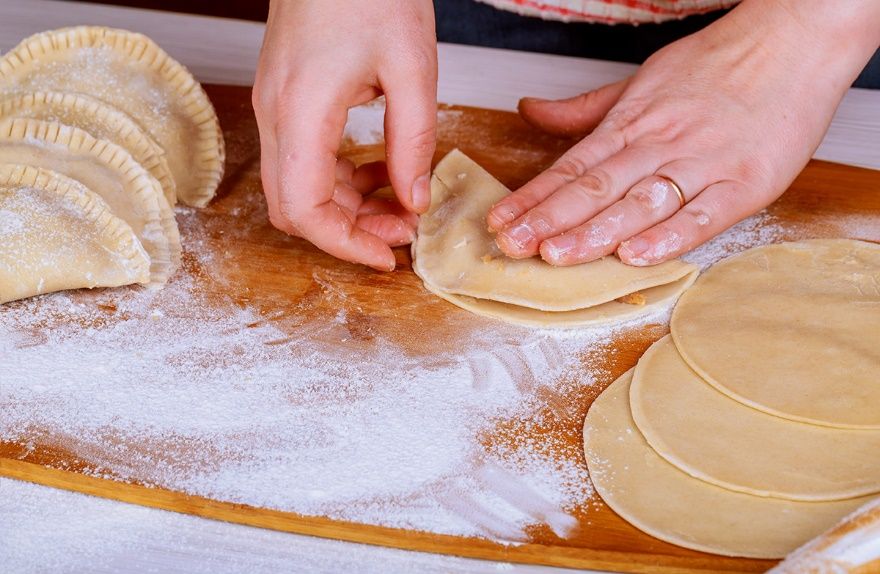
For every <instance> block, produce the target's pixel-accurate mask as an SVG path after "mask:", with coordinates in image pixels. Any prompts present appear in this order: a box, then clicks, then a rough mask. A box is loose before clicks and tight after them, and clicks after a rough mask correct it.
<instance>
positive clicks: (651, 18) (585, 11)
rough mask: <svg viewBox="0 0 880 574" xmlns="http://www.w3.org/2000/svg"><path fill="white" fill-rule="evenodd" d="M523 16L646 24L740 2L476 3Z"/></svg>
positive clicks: (558, 0) (585, 0)
mask: <svg viewBox="0 0 880 574" xmlns="http://www.w3.org/2000/svg"><path fill="white" fill-rule="evenodd" d="M477 1H478V2H483V3H485V4H490V5H492V6H494V7H496V8H501V9H503V10H509V11H511V12H516V13H518V14H522V15H524V16H537V17H539V18H544V19H547V20H562V21H564V22H601V23H604V24H645V23H648V22H664V21H666V20H676V19H679V18H684V17H685V16H690V15H691V14H702V13H704V12H711V11H713V10H719V9H721V8H727V7H730V6H733V5H734V4H737V3H738V2H739V0H477Z"/></svg>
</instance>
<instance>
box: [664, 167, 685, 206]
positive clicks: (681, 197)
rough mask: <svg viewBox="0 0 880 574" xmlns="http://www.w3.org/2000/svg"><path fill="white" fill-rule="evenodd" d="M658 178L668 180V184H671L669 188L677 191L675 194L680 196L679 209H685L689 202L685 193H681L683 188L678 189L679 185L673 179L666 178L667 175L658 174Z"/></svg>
mask: <svg viewBox="0 0 880 574" xmlns="http://www.w3.org/2000/svg"><path fill="white" fill-rule="evenodd" d="M657 177H659V178H660V179H664V180H666V183H668V184H669V187H671V188H672V189H674V190H675V194H676V195H677V196H678V208H679V209H681V208H682V207H684V204H685V203H687V200H686V199H685V198H684V192H683V191H681V188H680V187H678V184H677V183H675V182H674V181H673V180H672V178H671V177H666V176H665V175H660V174H657Z"/></svg>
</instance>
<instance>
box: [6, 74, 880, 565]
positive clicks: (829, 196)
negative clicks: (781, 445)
mask: <svg viewBox="0 0 880 574" xmlns="http://www.w3.org/2000/svg"><path fill="white" fill-rule="evenodd" d="M208 92H209V94H210V96H211V98H212V100H213V101H214V103H215V105H216V107H217V110H218V113H219V116H220V120H221V124H222V125H223V129H224V132H225V134H226V139H227V144H228V163H227V175H226V178H225V180H224V183H223V185H222V187H221V189H220V192H219V194H218V197H217V199H216V200H215V201H214V202H213V203H212V204H211V206H210V207H208V208H207V209H205V210H202V211H200V212H198V214H196V215H195V216H194V217H193V218H187V220H186V222H185V223H182V229H181V232H182V235H183V237H184V244H186V237H187V234H188V229H187V226H191V225H202V224H203V223H204V222H206V221H208V220H209V219H210V221H212V222H214V223H215V224H214V225H211V226H210V229H212V230H213V231H212V233H213V235H212V236H211V237H210V243H211V248H214V249H217V250H223V253H224V260H225V261H226V262H227V264H226V266H225V267H224V269H223V273H225V274H227V276H228V277H227V278H228V279H230V280H228V281H224V282H223V283H206V284H205V289H206V290H207V291H209V292H211V291H212V290H217V293H216V295H217V297H220V296H221V295H222V296H223V297H225V298H229V297H231V298H232V299H233V300H235V301H238V302H240V303H241V304H243V305H244V304H247V305H254V306H258V307H261V308H263V309H262V310H264V311H267V312H269V311H272V312H276V311H278V310H279V309H280V310H282V311H284V310H285V306H287V307H289V309H286V310H287V311H289V312H290V313H291V314H298V315H302V317H301V318H302V320H305V321H307V320H309V315H310V314H311V315H313V316H317V315H325V316H326V315H327V314H330V315H332V314H333V313H335V310H334V309H333V308H332V306H329V305H328V304H327V302H326V300H320V298H319V299H316V300H315V301H314V304H313V305H311V306H309V307H308V308H307V309H306V311H303V310H302V309H303V308H302V307H301V306H300V307H299V308H298V309H299V310H297V308H295V307H294V306H295V304H296V303H298V302H301V301H302V300H303V298H304V297H305V298H308V297H309V293H310V289H314V282H313V279H312V277H311V273H310V272H307V271H306V270H309V269H313V268H314V267H315V266H320V267H322V268H326V269H332V270H333V272H334V281H335V283H336V285H337V286H338V288H340V289H342V290H343V291H344V292H345V294H346V296H348V297H350V298H353V299H355V300H356V301H357V303H358V306H359V307H358V308H359V309H361V311H362V312H361V313H359V314H358V315H355V316H352V317H349V318H348V319H347V321H348V324H347V327H348V329H349V331H350V332H351V333H352V335H353V336H354V337H357V336H358V333H360V332H366V331H369V330H371V329H372V330H376V331H378V332H380V333H383V334H385V335H387V336H389V337H393V336H394V333H395V332H398V331H399V332H405V333H406V336H405V337H398V339H397V340H396V341H395V342H396V343H399V344H400V345H401V346H402V347H404V348H405V349H406V350H407V351H409V352H412V353H413V354H414V355H415V356H419V353H425V352H430V348H431V345H432V344H434V345H436V344H443V341H437V340H435V339H434V338H435V337H436V336H437V332H438V331H437V330H436V329H432V330H430V332H429V331H428V330H425V329H420V328H419V326H420V324H423V323H424V322H426V321H431V322H434V323H437V324H446V325H447V326H450V325H451V327H450V329H447V330H446V332H451V333H455V336H456V338H457V339H459V340H465V341H466V340H467V329H468V322H467V320H463V319H462V317H463V316H465V314H464V313H463V312H462V311H459V310H457V309H455V308H453V307H451V306H450V305H448V304H447V303H445V302H442V301H439V300H438V299H437V298H435V297H432V296H431V295H429V294H427V293H425V292H424V290H423V289H422V288H421V284H420V281H419V279H418V278H417V277H416V276H415V275H414V274H413V273H412V270H411V268H410V256H409V251H408V249H398V250H396V256H397V260H398V263H399V266H398V271H397V272H395V273H393V274H383V273H377V272H373V271H370V270H367V269H363V268H360V267H358V266H354V265H349V264H345V263H342V262H340V261H337V260H334V259H333V258H331V257H329V256H327V255H324V254H322V253H321V252H319V251H318V250H316V249H314V248H313V247H311V246H310V245H309V244H308V243H306V242H305V241H301V240H298V239H291V238H288V237H286V236H284V235H283V234H281V233H280V232H278V231H276V230H274V229H273V228H272V227H271V226H270V225H268V222H266V221H265V218H259V219H258V220H260V221H262V223H260V224H259V225H255V226H254V227H253V228H252V229H249V230H248V233H247V234H246V237H247V240H246V241H239V242H227V241H224V237H223V236H222V233H223V227H224V225H226V224H228V225H240V224H241V221H240V220H238V219H236V217H235V214H236V210H237V209H238V208H239V207H240V206H241V205H242V202H243V201H245V198H251V199H253V197H252V196H253V195H255V194H260V193H261V188H260V184H259V139H258V134H257V128H256V123H255V120H254V117H253V110H252V109H251V106H250V92H249V90H248V89H244V88H234V87H223V86H209V87H208ZM444 117H447V118H448V117H454V121H442V122H441V124H440V128H439V144H438V149H437V154H436V156H435V160H436V159H439V158H440V157H442V156H443V155H444V154H445V153H446V152H448V151H449V150H450V149H452V148H453V147H459V148H461V149H463V150H464V151H465V152H466V153H467V154H468V155H470V156H471V157H473V158H474V159H475V160H476V161H477V162H479V163H480V164H482V165H483V166H485V167H486V168H487V169H488V170H489V171H490V172H492V173H493V174H495V175H496V176H498V177H499V178H500V179H501V180H502V182H503V183H505V184H506V185H508V186H509V187H511V188H515V187H517V186H519V185H521V184H522V183H524V182H525V181H527V180H528V179H529V178H530V177H531V176H533V175H534V174H536V173H538V171H539V170H541V169H542V168H545V167H546V166H548V165H549V164H550V163H551V162H552V161H553V160H554V159H555V158H556V157H558V156H559V155H560V154H561V153H562V152H563V151H564V150H566V149H567V148H568V147H569V146H570V145H571V144H572V141H571V140H561V139H555V138H551V137H548V136H545V135H542V134H540V133H538V132H536V131H535V130H533V129H531V128H529V127H528V126H526V125H525V124H524V123H523V122H522V121H521V120H520V119H519V118H518V117H517V116H516V115H515V114H510V113H505V112H497V111H489V110H481V109H472V108H447V113H446V114H445V116H444ZM382 151H383V150H382V146H381V144H377V145H355V144H354V143H352V142H349V143H347V144H346V145H345V149H344V150H343V153H344V154H345V155H347V156H349V157H352V158H353V159H354V160H355V161H357V162H358V163H360V162H363V161H370V160H374V159H378V158H380V157H381V155H382ZM770 214H771V215H772V216H773V217H774V218H776V219H777V220H778V221H780V222H782V223H784V224H786V225H785V228H786V229H789V230H790V232H789V236H787V237H784V239H799V238H805V237H840V236H853V237H856V238H860V239H867V240H873V241H880V172H873V171H869V170H864V169H858V168H853V167H847V166H842V165H837V164H831V163H825V162H811V163H810V165H809V166H808V167H807V168H806V169H805V170H804V172H803V173H802V174H801V176H800V177H799V178H798V179H797V181H796V182H795V183H794V185H793V186H792V188H791V189H790V190H789V191H788V192H787V193H786V194H785V195H784V196H783V197H782V199H780V200H779V201H777V202H776V203H775V204H774V205H773V206H772V207H771V208H770ZM853 218H855V219H857V220H858V221H859V224H858V226H856V227H852V226H848V225H847V223H846V222H848V221H852V220H853ZM216 222H220V223H221V224H219V225H218V224H216ZM853 229H856V231H853ZM184 262H185V265H184V272H185V273H188V274H190V275H193V276H196V275H199V274H200V272H201V271H200V270H199V269H198V268H197V266H196V265H195V264H194V263H193V261H192V259H191V258H187V257H186V256H185V258H184ZM389 300H395V301H403V302H406V303H408V304H411V305H416V306H418V309H419V312H418V313H417V314H407V315H405V316H400V315H399V314H397V313H394V312H393V310H389V306H388V305H387V301H389ZM110 314H111V315H112V310H111V313H110ZM108 320H109V321H112V320H113V318H112V317H110V318H108ZM401 322H404V323H406V322H408V323H409V324H404V325H401ZM47 328H48V327H47ZM456 330H457V331H456ZM666 332H667V326H666V325H648V326H647V327H641V328H638V329H634V330H630V331H624V332H622V333H620V334H618V335H617V336H616V337H615V339H614V341H613V343H612V345H611V349H612V350H613V351H614V352H609V353H608V354H607V356H606V357H604V358H603V362H604V371H605V372H606V374H605V375H604V377H603V379H602V380H600V381H598V384H597V385H595V387H594V388H593V393H592V395H590V396H583V395H580V394H579V395H575V396H562V397H556V399H555V400H563V401H565V402H566V404H569V405H576V407H577V416H574V417H570V418H568V419H566V420H557V421H556V422H554V423H553V424H555V425H563V426H565V428H561V429H560V428H555V429H550V430H553V431H554V432H558V433H560V434H562V435H564V436H567V437H569V439H568V440H569V442H570V444H569V445H567V446H568V447H570V448H571V449H572V451H571V452H580V440H581V439H580V437H581V434H580V424H581V421H583V416H584V414H585V413H586V410H587V408H588V407H589V404H590V402H591V401H592V400H593V398H595V396H596V395H597V394H598V393H599V392H600V391H601V390H602V389H603V388H604V387H605V386H607V385H608V384H610V383H611V382H612V381H613V380H614V379H615V378H616V377H617V376H618V375H620V374H621V373H622V372H623V371H625V370H626V369H628V368H630V367H632V366H633V365H634V364H635V362H636V361H637V359H638V357H639V356H640V355H641V353H642V352H643V351H644V350H645V349H646V348H647V346H648V345H650V344H651V343H652V342H653V341H655V340H657V339H658V338H660V337H661V336H663V335H664V334H665V333H666ZM426 349H427V351H426ZM0 376H2V372H0ZM539 404H540V403H539ZM538 408H550V406H548V405H546V404H545V405H544V406H543V407H538ZM545 430H547V429H545ZM529 432H542V430H541V429H532V430H531V431H529ZM579 456H581V463H583V461H582V455H579ZM87 467H88V461H87V460H83V459H82V457H81V456H76V455H74V454H73V453H72V452H70V450H68V449H66V448H64V447H62V446H61V445H59V444H57V443H53V442H51V441H48V442H47V441H44V440H41V438H40V437H39V436H34V437H29V440H27V441H17V442H0V475H3V476H7V477H11V478H16V479H20V480H26V481H31V482H36V483H40V484H45V485H49V486H54V487H58V488H64V489H69V490H74V491H79V492H84V493H88V494H92V495H95V496H101V497H105V498H111V499H116V500H121V501H125V502H130V503H135V504H141V505H144V506H150V507H155V508H162V509H166V510H172V511H176V512H184V513H188V514H194V515H198V516H203V517H207V518H214V519H219V520H226V521H229V522H236V523H241V524H247V525H252V526H258V527H264V528H272V529H276V530H282V531H287V532H295V533H300V534H310V535H315V536H322V537H329V538H336V539H341V540H349V541H355V542H363V543H369V544H378V545H383V546H393V547H398V548H404V549H411V550H421V551H428V552H440V553H448V554H456V555H459V556H467V557H474V558H486V559H493V560H503V561H513V562H527V563H535V564H546V565H555V566H567V567H581V568H595V569H610V570H618V571H625V572H756V571H763V570H766V569H767V568H768V567H769V566H771V565H772V562H771V561H761V560H746V559H734V558H725V557H719V556H713V555H709V554H704V553H700V552H694V551H690V550H686V549H683V548H679V547H676V546H673V545H670V544H666V543H664V542H661V541H659V540H657V539H655V538H652V537H650V536H648V535H646V534H643V533H642V532H640V531H638V530H637V529H635V528H633V527H632V526H630V525H629V524H628V523H626V522H625V521H624V520H622V519H620V518H619V517H618V516H617V515H615V514H614V513H613V512H612V511H611V510H610V509H608V508H607V507H606V506H605V505H604V504H602V503H601V502H600V501H598V499H595V498H594V500H591V501H590V504H589V508H586V507H584V508H579V509H577V510H576V511H575V512H574V516H575V517H576V518H577V519H578V521H579V526H578V527H577V528H576V529H574V531H573V533H572V534H571V535H570V536H568V537H567V538H566V539H561V538H559V537H557V536H556V535H554V534H553V532H552V530H551V529H550V528H549V527H547V526H546V525H537V526H535V527H534V528H531V529H530V531H529V533H528V535H529V542H528V543H527V544H522V545H515V546H508V545H501V544H496V543H493V542H490V541H487V540H483V539H476V538H462V537H455V536H447V535H436V534H430V533H423V532H413V531H406V530H399V529H393V528H385V527H376V526H367V525H362V524H356V523H350V522H342V521H337V520H330V519H327V518H315V517H307V516H301V515H296V514H292V513H285V512H279V511H274V510H267V509H262V508H255V507H249V506H244V505H240V504H231V503H225V502H219V501H215V500H210V499H207V498H201V497H197V496H189V495H185V494H181V493H177V492H173V491H169V490H164V489H161V488H155V487H149V488H148V487H146V486H143V485H139V484H130V483H123V482H119V481H114V480H112V477H111V478H96V477H94V476H91V475H87V474H86V473H85V469H87Z"/></svg>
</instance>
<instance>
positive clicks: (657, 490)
mask: <svg viewBox="0 0 880 574" xmlns="http://www.w3.org/2000/svg"><path fill="white" fill-rule="evenodd" d="M631 378H632V371H629V372H627V373H625V374H624V375H623V376H622V377H620V378H619V379H618V380H617V381H615V382H614V383H612V385H611V386H610V387H608V388H607V389H606V390H605V392H603V393H602V394H601V395H600V396H599V397H598V398H597V399H596V400H595V401H594V402H593V405H592V406H591V407H590V410H589V412H588V413H587V419H586V421H585V423H584V453H585V454H586V457H587V466H588V467H589V471H590V479H591V480H592V482H593V486H595V487H596V491H597V492H598V493H599V495H600V496H601V497H602V499H603V500H604V501H605V502H606V503H607V504H608V506H610V507H611V509H612V510H614V512H616V513H617V514H619V515H620V516H622V517H623V518H624V519H626V520H627V521H628V522H630V523H631V524H632V525H633V526H635V527H636V528H638V529H639V530H642V531H644V532H646V533H648V534H650V535H651V536H655V537H657V538H659V539H661V540H665V541H667V542H671V543H672V544H677V545H679V546H684V547H686V548H692V549H694V550H702V551H704V552H713V553H716V554H724V555H726V556H746V557H751V558H780V557H782V556H785V555H786V554H788V553H789V552H791V551H792V550H794V549H795V548H797V547H798V546H800V545H801V544H803V543H804V542H806V541H808V540H810V539H811V538H813V537H815V536H817V535H819V534H821V533H822V532H823V531H824V530H826V529H828V528H830V527H831V526H833V525H834V524H835V523H837V521H838V520H840V519H841V518H843V517H844V516H846V515H847V514H849V513H850V512H852V511H853V510H855V509H856V508H858V507H859V506H861V505H862V504H864V503H866V502H868V501H869V500H871V498H872V497H862V498H851V499H848V500H839V501H833V502H799V501H793V500H781V499H776V498H762V497H759V496H751V495H749V494H744V493H741V492H733V491H731V490H727V489H724V488H721V487H718V486H715V485H713V484H709V483H707V482H703V481H701V480H697V479H695V478H692V477H690V476H688V475H687V474H685V473H684V472H682V471H680V470H679V469H677V468H676V467H674V466H672V465H671V464H669V463H668V462H666V461H665V460H663V459H662V458H661V457H660V456H659V455H658V454H657V453H656V452H654V451H653V450H652V449H651V447H650V446H649V445H648V443H647V442H645V439H644V437H643V436H642V434H641V433H640V432H639V430H638V428H636V426H635V422H633V419H632V416H631V413H630V407H629V390H630V380H631Z"/></svg>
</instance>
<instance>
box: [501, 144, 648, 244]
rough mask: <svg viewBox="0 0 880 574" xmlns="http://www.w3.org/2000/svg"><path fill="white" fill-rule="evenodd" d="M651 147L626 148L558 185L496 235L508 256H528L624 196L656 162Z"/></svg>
mask: <svg viewBox="0 0 880 574" xmlns="http://www.w3.org/2000/svg"><path fill="white" fill-rule="evenodd" d="M656 154H657V151H656V150H654V149H653V148H646V147H630V148H627V149H625V150H623V151H621V152H620V153H618V154H615V155H613V156H611V157H610V158H608V159H607V160H605V161H603V162H602V163H600V164H599V165H597V166H596V167H594V168H592V169H589V170H587V172H586V173H585V174H584V175H582V176H581V177H579V178H577V179H575V180H574V181H572V182H570V183H568V184H566V185H564V186H562V187H561V188H559V189H558V190H557V191H555V192H554V193H553V194H552V195H550V196H549V197H548V198H547V199H545V200H544V201H543V202H541V203H540V204H538V205H537V206H536V207H534V208H532V209H530V210H529V211H527V212H526V213H525V214H523V215H522V217H520V218H519V219H517V220H516V221H514V222H513V223H511V224H510V225H509V226H507V227H505V228H504V229H503V230H502V231H501V232H499V233H498V235H497V237H496V238H495V242H496V243H497V244H498V247H499V248H500V249H501V250H502V251H503V252H504V253H505V254H507V255H508V256H510V257H514V258H522V257H531V256H532V255H535V254H536V253H538V249H539V247H540V245H541V242H543V241H544V240H545V239H549V238H551V237H555V236H557V235H559V234H561V233H565V232H566V231H569V230H570V229H572V228H574V227H576V226H578V225H580V224H582V223H584V222H585V221H587V220H588V219H590V218H591V217H593V216H595V215H596V214H598V213H599V212H600V211H602V210H603V209H605V208H606V207H608V206H609V205H611V204H612V203H614V202H616V201H617V200H618V199H620V198H621V197H623V196H624V194H625V193H626V191H627V190H628V189H629V188H630V187H631V186H633V185H634V184H635V183H636V182H638V181H639V180H640V179H641V178H643V177H645V176H646V175H648V174H650V173H651V172H652V171H653V170H654V169H656V166H657V165H658V164H659V163H660V161H659V160H658V159H657V155H656Z"/></svg>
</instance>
